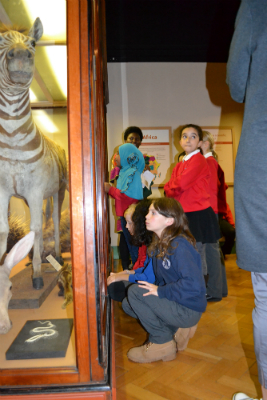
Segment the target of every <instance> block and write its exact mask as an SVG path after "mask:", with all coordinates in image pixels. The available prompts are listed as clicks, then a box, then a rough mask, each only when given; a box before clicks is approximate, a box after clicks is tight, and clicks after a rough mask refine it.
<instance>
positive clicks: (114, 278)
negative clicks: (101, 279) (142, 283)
mask: <svg viewBox="0 0 267 400" xmlns="http://www.w3.org/2000/svg"><path fill="white" fill-rule="evenodd" d="M128 280H129V274H125V273H118V274H114V273H113V272H111V274H110V275H109V277H108V279H107V285H108V286H109V285H110V284H111V283H113V282H119V281H128Z"/></svg>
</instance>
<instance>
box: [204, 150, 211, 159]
mask: <svg viewBox="0 0 267 400" xmlns="http://www.w3.org/2000/svg"><path fill="white" fill-rule="evenodd" d="M204 157H205V158H208V157H213V154H212V152H211V151H210V152H209V153H207V154H204Z"/></svg>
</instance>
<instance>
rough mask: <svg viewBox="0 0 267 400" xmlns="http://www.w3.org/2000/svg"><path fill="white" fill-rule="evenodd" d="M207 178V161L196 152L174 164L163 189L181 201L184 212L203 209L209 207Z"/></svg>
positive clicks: (168, 194) (168, 195)
mask: <svg viewBox="0 0 267 400" xmlns="http://www.w3.org/2000/svg"><path fill="white" fill-rule="evenodd" d="M209 179H210V170H209V167H208V163H207V161H206V159H205V157H203V155H202V154H201V153H200V152H198V153H196V154H194V155H192V157H190V158H189V159H188V160H186V161H185V160H183V161H181V162H179V163H178V164H176V166H175V167H174V169H173V171H172V175H171V179H170V180H169V182H168V183H166V185H165V186H164V191H165V194H166V196H167V197H173V198H175V199H176V200H178V201H179V202H180V203H181V205H182V207H183V210H184V212H192V211H200V210H205V209H206V208H208V207H210V195H209Z"/></svg>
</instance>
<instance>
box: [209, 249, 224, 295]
mask: <svg viewBox="0 0 267 400" xmlns="http://www.w3.org/2000/svg"><path fill="white" fill-rule="evenodd" d="M206 261H207V267H208V274H209V280H208V284H207V300H208V301H220V300H221V299H222V268H221V260H220V249H219V243H206Z"/></svg>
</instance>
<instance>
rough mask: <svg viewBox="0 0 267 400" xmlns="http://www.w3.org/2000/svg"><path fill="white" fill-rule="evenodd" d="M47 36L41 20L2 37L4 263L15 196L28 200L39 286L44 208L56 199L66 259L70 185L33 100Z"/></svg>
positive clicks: (0, 240) (0, 235)
mask: <svg viewBox="0 0 267 400" xmlns="http://www.w3.org/2000/svg"><path fill="white" fill-rule="evenodd" d="M41 36H42V24H41V21H40V20H39V18H37V19H36V21H35V22H34V25H33V27H32V28H31V30H30V32H29V33H28V36H26V35H24V34H22V33H20V32H17V31H14V30H11V31H7V32H4V33H3V32H2V33H0V259H1V258H2V256H3V254H4V252H5V250H6V238H7V234H8V229H9V228H8V222H7V207H8V202H9V199H10V197H11V196H17V197H20V198H23V199H25V201H26V202H27V204H28V205H29V207H30V212H31V230H32V231H34V232H35V239H34V253H33V285H34V287H35V288H37V289H39V288H41V287H42V285H43V281H42V278H41V257H40V249H41V248H42V243H41V242H40V239H41V238H42V232H41V230H42V203H43V199H45V198H48V197H50V196H53V199H54V210H55V211H54V213H53V221H54V227H55V247H56V255H57V256H58V257H60V243H59V220H60V214H61V206H62V202H63V200H64V193H65V188H66V183H67V163H66V156H65V152H64V150H63V149H62V148H60V146H58V145H57V144H56V143H55V142H53V141H52V140H50V139H49V138H48V137H46V136H45V135H43V133H42V132H40V131H39V129H38V127H37V126H36V125H35V123H34V121H33V118H32V113H31V107H30V98H29V87H30V84H31V81H32V78H33V73H34V54H35V49H34V46H35V42H36V41H37V40H39V39H40V37H41Z"/></svg>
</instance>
